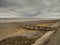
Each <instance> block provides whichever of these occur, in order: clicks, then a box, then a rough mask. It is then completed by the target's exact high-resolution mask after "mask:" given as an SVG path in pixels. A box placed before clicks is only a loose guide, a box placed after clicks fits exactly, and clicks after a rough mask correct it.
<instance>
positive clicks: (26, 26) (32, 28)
mask: <svg viewBox="0 0 60 45" xmlns="http://www.w3.org/2000/svg"><path fill="white" fill-rule="evenodd" d="M19 27H21V28H24V29H29V30H40V31H51V30H57V29H58V28H59V27H50V26H36V25H31V24H20V25H19Z"/></svg>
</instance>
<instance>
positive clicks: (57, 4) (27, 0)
mask: <svg viewBox="0 0 60 45" xmlns="http://www.w3.org/2000/svg"><path fill="white" fill-rule="evenodd" d="M0 18H60V0H0Z"/></svg>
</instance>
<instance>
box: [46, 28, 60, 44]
mask: <svg viewBox="0 0 60 45" xmlns="http://www.w3.org/2000/svg"><path fill="white" fill-rule="evenodd" d="M46 45H60V29H59V30H58V31H57V32H56V33H55V34H54V35H53V36H52V37H51V39H50V41H49V42H48V43H47V44H46Z"/></svg>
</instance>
